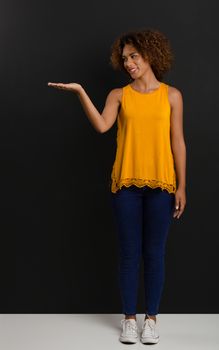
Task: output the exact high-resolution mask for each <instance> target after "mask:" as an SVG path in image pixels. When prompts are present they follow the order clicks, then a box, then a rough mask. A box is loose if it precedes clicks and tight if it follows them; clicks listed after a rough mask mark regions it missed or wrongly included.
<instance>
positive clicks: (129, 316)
mask: <svg viewBox="0 0 219 350" xmlns="http://www.w3.org/2000/svg"><path fill="white" fill-rule="evenodd" d="M125 319H126V320H128V319H134V320H136V315H125Z"/></svg>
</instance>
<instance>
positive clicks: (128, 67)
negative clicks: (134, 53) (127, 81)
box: [125, 58, 135, 69]
mask: <svg viewBox="0 0 219 350" xmlns="http://www.w3.org/2000/svg"><path fill="white" fill-rule="evenodd" d="M125 66H126V68H127V69H131V68H134V67H135V65H134V64H133V62H132V59H130V60H129V58H128V59H127V61H126V62H125Z"/></svg>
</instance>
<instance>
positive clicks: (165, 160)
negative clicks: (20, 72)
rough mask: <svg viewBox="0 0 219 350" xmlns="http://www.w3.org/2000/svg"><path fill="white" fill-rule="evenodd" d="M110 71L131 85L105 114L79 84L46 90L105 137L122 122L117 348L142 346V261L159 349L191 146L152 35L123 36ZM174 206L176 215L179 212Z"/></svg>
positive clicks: (164, 45)
mask: <svg viewBox="0 0 219 350" xmlns="http://www.w3.org/2000/svg"><path fill="white" fill-rule="evenodd" d="M110 59H111V64H112V66H113V68H114V69H116V70H123V71H125V73H126V74H128V76H129V78H131V79H130V83H129V84H127V85H125V86H123V87H122V88H116V89H113V90H111V91H110V93H109V94H108V96H107V99H106V103H105V106H104V109H103V112H102V114H100V113H99V112H98V111H97V109H96V108H95V106H94V105H93V103H92V101H91V100H90V98H89V97H88V95H87V93H86V92H85V90H84V89H83V87H82V86H81V85H80V84H77V83H70V84H62V83H48V85H49V86H53V87H55V88H58V89H64V90H70V91H73V92H75V93H76V94H77V96H78V97H79V100H80V102H81V104H82V106H83V108H84V111H85V113H86V115H87V117H88V118H89V120H90V122H91V124H92V125H93V127H94V128H95V129H96V131H98V132H100V133H104V132H107V131H108V130H109V129H110V128H111V127H112V126H113V124H114V122H115V121H116V119H117V127H118V129H117V150H116V157H115V161H114V164H113V169H112V173H111V180H112V181H111V183H110V186H111V198H112V208H113V213H114V218H115V224H116V229H117V232H118V240H119V242H118V243H119V268H118V282H119V287H120V293H121V299H122V306H123V313H124V315H125V317H124V319H122V320H121V324H122V326H123V327H122V332H121V334H120V337H119V340H120V341H121V342H124V343H136V342H137V339H138V329H137V322H136V304H137V291H138V275H139V267H140V260H141V257H142V255H143V261H144V287H145V302H146V309H145V311H146V312H145V319H144V322H143V326H142V332H141V336H140V339H141V342H142V343H157V342H158V341H159V334H158V330H157V320H156V315H157V314H158V310H159V303H160V299H161V294H162V290H163V285H164V272H165V266H164V256H165V245H166V240H167V236H168V231H169V226H170V224H171V220H172V217H174V218H175V217H176V218H177V219H179V217H180V216H181V215H182V213H183V211H184V208H185V204H186V193H185V190H186V146H185V141H184V135H183V99H182V94H181V92H180V91H179V90H178V89H176V88H175V87H173V86H170V85H167V84H166V83H164V82H163V81H162V80H163V75H164V74H165V73H166V72H167V71H168V70H169V69H170V68H171V64H172V61H173V53H172V50H171V47H170V43H169V40H168V39H167V38H166V37H165V35H164V34H163V33H161V32H160V31H158V30H154V29H140V30H136V31H130V32H127V33H123V34H122V35H120V36H119V37H118V38H117V39H116V40H115V41H114V43H113V45H112V47H111V57H110ZM174 206H175V208H174Z"/></svg>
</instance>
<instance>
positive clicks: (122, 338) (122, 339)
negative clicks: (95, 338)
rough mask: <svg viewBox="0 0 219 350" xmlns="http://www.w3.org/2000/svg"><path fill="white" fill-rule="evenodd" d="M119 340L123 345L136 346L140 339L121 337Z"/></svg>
mask: <svg viewBox="0 0 219 350" xmlns="http://www.w3.org/2000/svg"><path fill="white" fill-rule="evenodd" d="M119 340H120V341H121V342H122V343H131V344H135V343H137V342H138V338H128V337H123V336H121V335H120V337H119Z"/></svg>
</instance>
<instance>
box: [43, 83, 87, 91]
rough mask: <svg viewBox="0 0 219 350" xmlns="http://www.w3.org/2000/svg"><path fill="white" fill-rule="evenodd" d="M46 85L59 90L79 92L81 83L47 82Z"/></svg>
mask: <svg viewBox="0 0 219 350" xmlns="http://www.w3.org/2000/svg"><path fill="white" fill-rule="evenodd" d="M48 86H52V87H54V88H56V89H61V90H67V91H73V92H75V93H79V92H80V89H81V85H80V84H77V83H69V84H63V83H50V82H49V83H48Z"/></svg>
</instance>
